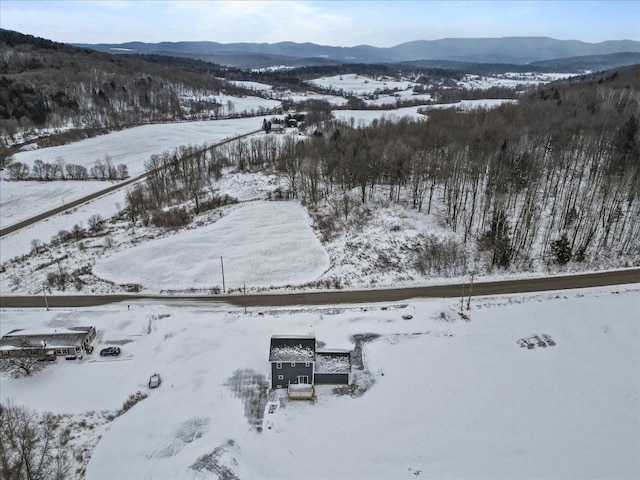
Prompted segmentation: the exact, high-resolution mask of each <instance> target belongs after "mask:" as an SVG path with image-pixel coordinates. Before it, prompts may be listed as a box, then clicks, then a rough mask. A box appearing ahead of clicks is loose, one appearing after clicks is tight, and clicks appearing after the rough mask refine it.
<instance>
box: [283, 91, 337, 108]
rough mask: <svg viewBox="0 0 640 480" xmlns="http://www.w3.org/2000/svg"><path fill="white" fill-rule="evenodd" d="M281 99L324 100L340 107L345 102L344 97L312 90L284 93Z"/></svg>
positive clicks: (298, 100) (295, 100)
mask: <svg viewBox="0 0 640 480" xmlns="http://www.w3.org/2000/svg"><path fill="white" fill-rule="evenodd" d="M281 97H282V99H283V100H285V99H286V100H290V101H292V102H296V103H297V102H306V101H307V100H324V101H325V102H329V103H330V104H331V105H333V106H334V107H342V106H344V105H346V104H347V99H346V98H344V97H339V96H337V95H324V94H321V93H314V92H304V93H301V92H297V93H292V92H288V93H284V94H282V95H281Z"/></svg>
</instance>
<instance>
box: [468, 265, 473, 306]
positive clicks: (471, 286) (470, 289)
mask: <svg viewBox="0 0 640 480" xmlns="http://www.w3.org/2000/svg"><path fill="white" fill-rule="evenodd" d="M473 274H474V272H471V285H469V299H468V300H467V310H471V293H472V292H473Z"/></svg>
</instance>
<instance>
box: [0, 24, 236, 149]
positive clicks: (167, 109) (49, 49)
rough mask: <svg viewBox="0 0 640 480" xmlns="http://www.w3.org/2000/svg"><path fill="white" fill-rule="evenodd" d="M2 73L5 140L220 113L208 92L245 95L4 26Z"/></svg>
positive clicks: (199, 77) (199, 75) (201, 77)
mask: <svg viewBox="0 0 640 480" xmlns="http://www.w3.org/2000/svg"><path fill="white" fill-rule="evenodd" d="M212 67H215V66H213V65H212ZM0 72H2V75H1V76H0V136H2V137H3V138H5V139H9V140H10V139H11V138H12V137H14V136H15V135H16V134H20V133H22V132H25V131H28V130H29V129H31V128H34V127H35V128H38V129H46V128H60V127H62V126H74V127H88V128H105V127H106V128H122V127H124V126H131V125H136V124H141V123H148V122H154V121H164V120H172V119H197V118H200V117H202V115H204V114H205V113H204V112H206V115H207V116H209V115H210V112H211V111H213V112H218V111H219V108H220V107H221V106H222V105H218V104H216V102H215V99H212V98H211V96H212V95H218V94H220V93H228V94H237V95H242V94H245V93H248V92H246V91H245V90H244V89H242V88H240V87H236V86H233V85H231V84H227V83H226V82H224V81H222V80H219V79H217V78H215V76H213V75H212V74H210V73H209V72H193V71H186V70H181V69H180V68H177V67H174V66H169V65H166V64H165V65H161V64H155V63H150V62H146V61H144V60H143V59H140V58H133V57H128V56H122V55H110V54H106V53H101V52H97V51H94V50H89V49H84V48H77V47H72V46H69V45H65V44H61V43H56V42H52V41H49V40H45V39H42V38H37V37H33V36H30V35H23V34H20V33H17V32H12V31H9V30H0ZM214 72H216V73H218V70H216V69H214Z"/></svg>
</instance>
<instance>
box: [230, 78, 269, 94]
mask: <svg viewBox="0 0 640 480" xmlns="http://www.w3.org/2000/svg"><path fill="white" fill-rule="evenodd" d="M221 80H224V79H221ZM225 81H226V80H225ZM229 83H231V84H233V85H237V86H238V87H242V88H246V89H248V90H255V91H257V92H262V91H264V90H272V89H273V86H272V85H269V84H268V83H260V82H250V81H247V80H231V81H230V82H229Z"/></svg>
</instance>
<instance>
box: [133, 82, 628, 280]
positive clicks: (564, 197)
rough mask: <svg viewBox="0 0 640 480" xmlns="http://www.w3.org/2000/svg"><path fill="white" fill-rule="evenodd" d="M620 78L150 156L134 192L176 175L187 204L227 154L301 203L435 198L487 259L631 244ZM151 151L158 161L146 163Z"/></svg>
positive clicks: (599, 254) (154, 190) (428, 208)
mask: <svg viewBox="0 0 640 480" xmlns="http://www.w3.org/2000/svg"><path fill="white" fill-rule="evenodd" d="M638 78H640V76H639V77H638ZM629 79H631V80H629ZM632 79H633V71H631V72H627V73H626V76H625V78H624V79H622V78H617V74H613V75H610V76H609V77H606V78H600V80H599V81H594V80H590V81H587V80H583V81H582V82H577V83H575V84H569V83H567V84H564V85H562V84H561V85H554V86H550V87H546V88H541V89H539V90H537V91H535V92H534V93H531V94H529V95H527V96H523V97H522V98H521V99H520V101H519V103H518V104H503V105H502V106H500V107H499V108H496V109H493V110H478V111H474V112H470V113H464V114H463V113H459V112H457V111H454V110H441V111H433V112H430V113H429V120H428V121H427V122H424V121H412V120H407V119H405V120H401V121H384V120H380V121H374V122H373V123H372V124H371V125H370V126H367V127H358V128H353V127H352V126H349V125H344V124H337V123H330V122H326V121H324V122H321V123H322V124H323V125H325V127H326V128H325V129H324V131H320V130H318V131H316V133H315V134H314V135H312V136H310V137H298V136H279V137H277V136H274V135H266V136H263V137H261V138H253V139H245V140H241V141H239V142H236V143H233V144H230V145H229V146H226V147H225V148H224V149H222V150H221V149H218V150H214V151H211V152H207V153H204V152H201V153H198V154H196V155H186V156H184V157H182V158H184V160H180V158H181V157H180V156H173V157H171V158H169V157H170V156H168V157H167V156H165V158H164V160H161V159H159V158H156V159H154V160H152V162H151V163H150V165H148V167H149V168H150V169H152V170H154V171H156V172H157V175H155V176H154V180H153V181H150V182H149V187H148V188H149V190H148V193H147V194H146V197H145V198H147V200H146V201H148V202H153V204H154V205H156V206H159V205H165V204H166V202H167V200H166V199H164V198H163V196H164V195H166V192H172V191H175V188H169V187H167V184H168V183H171V182H176V181H177V182H178V183H179V184H180V185H181V187H180V188H179V191H181V192H182V193H181V195H182V196H183V197H184V198H185V199H186V198H189V199H191V200H192V202H193V203H194V204H195V206H196V208H195V210H196V211H197V210H198V208H199V207H198V204H199V195H200V194H201V193H199V192H203V191H204V190H205V189H206V188H208V189H210V190H211V189H214V188H215V186H214V184H213V183H211V179H212V178H215V176H216V175H219V172H220V170H219V168H220V167H221V166H222V165H223V164H233V165H235V166H236V167H238V168H239V169H240V170H248V169H268V170H273V171H277V172H279V173H280V174H281V175H283V176H284V178H286V180H287V182H288V186H289V189H290V191H291V192H292V194H293V195H294V196H296V197H298V198H300V199H301V200H303V201H304V202H305V203H306V204H307V205H312V206H313V205H318V204H323V203H326V202H327V200H328V199H331V198H336V197H338V198H343V199H344V201H343V207H344V208H343V209H342V211H343V212H344V215H345V216H346V215H348V213H349V205H353V204H354V203H360V204H366V203H367V202H371V201H372V200H373V199H374V198H376V197H378V198H379V196H380V195H384V196H385V197H386V198H387V201H389V202H395V203H402V204H406V205H407V206H408V207H410V208H414V209H416V210H418V211H424V212H425V213H427V214H429V213H432V212H434V211H435V210H436V208H435V207H437V211H438V212H441V213H440V214H441V215H444V219H445V221H446V223H447V225H448V226H449V227H450V228H451V230H452V231H453V232H455V233H456V234H457V235H458V236H459V238H460V239H461V242H462V243H463V244H467V245H473V246H474V247H475V248H476V250H477V251H479V252H480V257H481V260H483V262H482V263H484V264H485V265H486V266H487V268H489V269H491V268H498V267H499V268H505V267H509V266H515V267H521V268H527V266H529V265H530V264H531V263H532V262H533V261H534V260H542V261H544V262H557V263H559V264H565V263H567V262H569V261H572V260H573V261H576V262H582V261H585V260H587V259H593V258H604V257H609V258H616V257H617V256H625V257H627V258H628V257H629V256H631V257H634V256H635V257H637V256H638V254H640V245H639V244H638V239H639V238H640V223H639V222H637V219H638V218H640V199H639V198H638V197H639V194H640V153H639V145H640V128H639V125H638V120H637V119H638V116H639V114H640V93H639V91H638V88H637V85H635V84H633V80H632ZM626 82H631V84H629V83H626ZM187 158H189V159H190V160H188V161H187V160H186V159H187ZM163 162H164V164H167V163H170V164H171V168H158V167H159V166H160V165H162V164H163ZM184 162H186V163H184ZM194 169H195V170H196V171H198V172H205V173H206V174H205V175H204V176H199V175H197V176H196V177H194V178H197V180H196V181H195V182H194V181H191V180H189V179H188V177H189V175H187V174H186V173H185V172H189V171H192V170H194ZM171 172H174V173H173V174H172V173H171ZM133 194H134V193H133V192H130V196H133ZM163 202H164V203H163ZM425 248H426V246H425Z"/></svg>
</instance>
